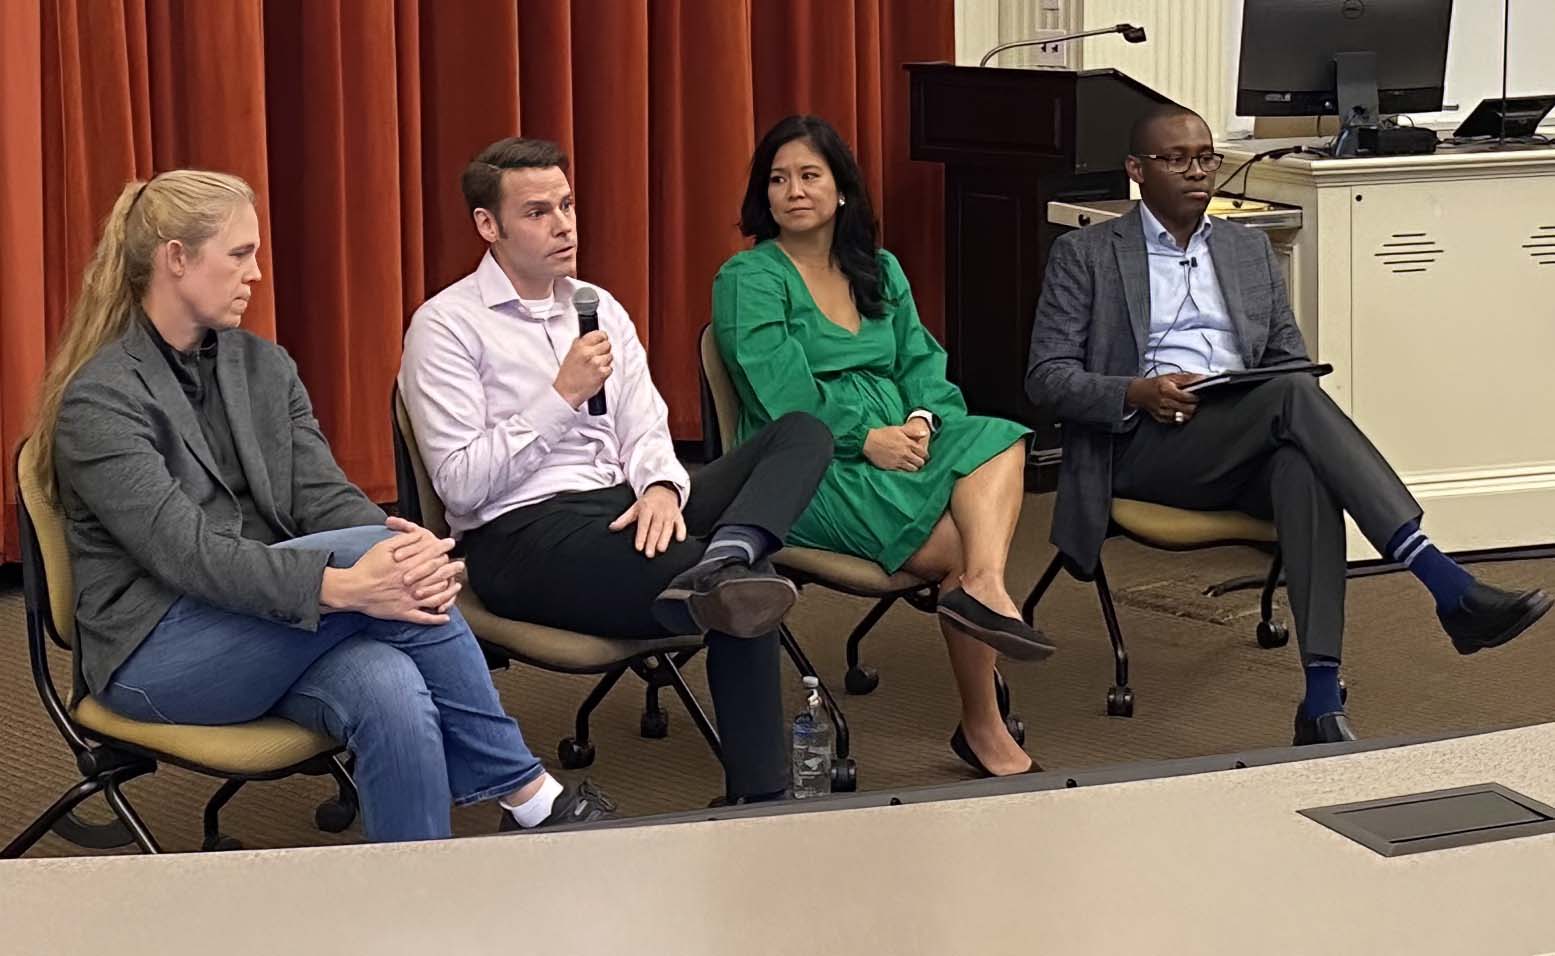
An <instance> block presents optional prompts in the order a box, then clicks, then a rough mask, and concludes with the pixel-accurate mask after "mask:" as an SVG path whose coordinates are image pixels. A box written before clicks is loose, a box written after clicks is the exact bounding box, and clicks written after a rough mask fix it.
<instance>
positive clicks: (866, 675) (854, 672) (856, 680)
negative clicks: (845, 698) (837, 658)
mask: <svg viewBox="0 0 1555 956" xmlns="http://www.w3.org/2000/svg"><path fill="white" fill-rule="evenodd" d="M842 683H843V686H844V687H846V688H847V689H848V693H850V694H854V695H858V696H862V695H864V694H867V693H869V692H871V691H873V690H874V689H875V688H876V687H879V686H880V672H879V671H877V670H875V669H874V668H873V667H865V666H863V665H862V664H861V665H859V666H858V667H850V668H848V674H847V676H846V677H845V678H843V682H842Z"/></svg>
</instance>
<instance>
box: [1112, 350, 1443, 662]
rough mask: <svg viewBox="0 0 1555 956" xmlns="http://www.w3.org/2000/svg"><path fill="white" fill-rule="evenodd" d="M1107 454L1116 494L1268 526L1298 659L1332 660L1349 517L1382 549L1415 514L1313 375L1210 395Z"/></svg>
mask: <svg viewBox="0 0 1555 956" xmlns="http://www.w3.org/2000/svg"><path fill="white" fill-rule="evenodd" d="M1140 418H1141V420H1140V422H1139V424H1138V426H1137V427H1135V428H1134V430H1133V432H1132V433H1131V434H1130V435H1129V436H1127V437H1125V438H1123V439H1121V440H1120V441H1119V442H1118V443H1117V445H1116V447H1115V451H1114V463H1113V483H1112V487H1113V492H1114V494H1116V495H1118V496H1120V497H1124V498H1134V499H1138V500H1140V501H1153V502H1156V503H1158V504H1163V505H1169V506H1171V507H1174V508H1191V509H1194V510H1197V511H1213V510H1219V509H1227V508H1235V509H1237V510H1240V511H1245V512H1247V513H1248V514H1251V515H1254V516H1256V517H1259V518H1265V519H1272V520H1273V521H1274V525H1275V527H1276V528H1277V529H1278V531H1279V538H1280V548H1281V550H1282V551H1283V552H1284V555H1285V568H1286V571H1285V579H1286V588H1287V590H1288V592H1289V595H1290V605H1291V611H1292V613H1293V614H1294V615H1295V618H1296V640H1297V643H1298V644H1299V645H1300V647H1301V657H1302V660H1303V661H1308V660H1311V659H1312V658H1314V657H1322V658H1330V659H1333V660H1338V659H1339V654H1340V649H1341V647H1342V644H1343V637H1344V588H1345V564H1346V562H1345V531H1344V513H1345V512H1349V514H1350V516H1351V517H1352V518H1354V519H1355V523H1356V525H1357V527H1359V528H1360V530H1361V533H1362V534H1364V535H1365V536H1366V540H1368V541H1370V542H1371V543H1372V546H1373V547H1375V548H1376V549H1377V550H1378V551H1379V552H1383V553H1385V552H1386V548H1387V544H1388V541H1389V540H1390V539H1391V538H1392V537H1393V534H1394V533H1395V532H1396V531H1398V529H1399V528H1400V527H1402V526H1403V525H1404V524H1405V523H1406V522H1409V521H1413V520H1417V519H1419V517H1420V515H1421V511H1420V505H1419V504H1418V503H1417V502H1416V501H1415V499H1414V496H1413V495H1411V494H1410V493H1409V490H1408V489H1407V488H1405V487H1404V483H1403V482H1402V481H1400V480H1399V477H1398V475H1397V474H1395V473H1394V471H1393V469H1392V467H1391V466H1390V465H1389V464H1388V463H1387V461H1386V460H1384V459H1383V457H1382V455H1381V453H1379V452H1378V451H1377V449H1376V448H1375V447H1374V446H1373V445H1372V443H1371V442H1370V441H1369V440H1368V439H1367V438H1366V436H1365V435H1364V434H1362V433H1361V430H1360V429H1359V428H1357V427H1356V426H1355V423H1354V422H1353V421H1351V420H1350V418H1349V416H1347V415H1345V413H1344V412H1343V411H1341V410H1340V409H1339V406H1337V405H1335V404H1334V402H1333V399H1331V398H1329V397H1328V396H1327V395H1326V394H1324V392H1323V390H1322V389H1321V388H1320V387H1319V386H1318V384H1317V379H1315V378H1313V377H1312V376H1310V375H1285V376H1281V377H1279V378H1276V379H1272V380H1270V381H1268V382H1265V383H1263V384H1261V385H1257V386H1254V387H1251V388H1248V389H1245V390H1241V391H1237V392H1233V393H1230V394H1224V395H1219V396H1213V397H1211V396H1208V395H1207V396H1205V397H1204V399H1203V400H1202V401H1201V402H1200V403H1199V407H1198V411H1197V412H1196V413H1195V414H1194V416H1193V418H1192V419H1191V420H1190V421H1189V422H1188V423H1187V424H1186V425H1163V424H1160V423H1159V422H1156V421H1155V420H1154V419H1152V418H1150V417H1149V416H1148V415H1145V414H1144V413H1143V412H1141V413H1140Z"/></svg>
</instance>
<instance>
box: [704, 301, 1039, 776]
mask: <svg viewBox="0 0 1555 956" xmlns="http://www.w3.org/2000/svg"><path fill="white" fill-rule="evenodd" d="M700 350H701V355H702V398H703V402H702V406H703V407H702V418H703V421H704V422H706V423H708V424H709V425H711V426H712V432H713V433H714V435H716V436H717V439H718V442H719V447H720V448H732V447H734V444H735V441H734V435H735V427H736V426H737V424H738V423H739V420H740V397H739V393H738V392H736V391H735V389H734V382H733V380H732V379H730V378H729V370H728V368H727V367H726V366H725V365H724V360H723V356H722V355H721V354H720V353H719V351H718V342H717V339H716V337H715V336H714V334H713V327H712V325H707V326H704V327H703V329H702V337H701V342H700ZM772 563H773V565H774V566H775V567H776V568H777V569H778V570H779V571H780V572H782V573H783V574H784V575H785V576H787V577H788V578H789V579H790V580H791V581H793V582H794V584H795V585H797V586H799V587H800V588H803V587H804V586H805V585H808V584H816V585H819V586H821V587H823V588H827V589H828V590H832V591H839V592H841V593H843V594H851V595H853V596H854V597H862V598H869V599H871V600H873V601H874V602H875V606H874V607H872V608H870V609H869V612H868V613H866V614H865V615H864V617H863V618H862V619H860V620H859V622H858V624H856V625H855V626H854V628H853V631H852V633H851V634H849V635H848V645H847V659H848V671H847V675H846V677H845V679H844V682H843V685H844V686H845V687H846V688H847V691H848V693H850V694H868V693H870V692H871V691H873V690H874V689H875V688H876V687H878V686H880V672H879V671H878V670H876V669H875V668H873V667H865V666H864V665H863V664H862V663H861V662H860V660H859V658H860V654H859V645H860V644H861V643H862V642H863V640H864V638H865V637H866V636H867V635H868V634H869V633H870V631H871V630H872V629H873V628H874V626H875V625H876V624H877V623H879V621H880V619H881V618H882V617H884V616H885V613H886V612H887V611H889V610H890V609H891V607H892V606H893V605H894V604H896V602H897V601H906V602H907V604H908V605H909V606H911V607H914V608H916V609H918V610H920V611H923V612H925V613H928V614H934V613H936V608H937V607H938V598H939V589H938V586H937V585H935V584H933V583H931V582H928V581H924V580H921V579H919V578H917V577H915V576H913V575H911V574H908V573H907V572H906V571H898V572H896V573H895V574H887V573H886V571H885V569H884V568H882V567H881V566H880V565H878V564H876V563H875V562H873V561H869V560H867V559H865V558H859V557H854V556H853V555H851V554H837V553H836V552H833V551H823V550H820V549H817V548H798V547H789V548H784V549H782V550H781V551H779V552H778V553H777V554H774V555H773V556H772ZM782 632H783V640H784V646H785V647H789V648H790V654H791V655H794V658H795V662H796V664H797V663H798V662H799V661H803V664H802V666H800V670H801V672H803V673H806V674H812V673H814V667H812V666H811V665H810V662H809V660H808V659H806V658H805V656H804V651H803V650H802V649H800V647H799V642H798V640H797V639H795V638H794V636H793V632H792V631H791V630H790V629H789V627H788V625H787V624H785V625H783V628H782ZM821 686H822V690H823V692H824V691H825V684H824V683H823V684H822V685H821ZM994 691H995V693H996V695H997V697H998V701H999V713H1000V714H1001V715H1002V716H1003V717H1004V721H1005V724H1006V726H1008V727H1009V731H1010V736H1012V737H1014V738H1015V742H1016V743H1018V744H1025V742H1026V725H1025V723H1024V722H1023V721H1022V720H1021V719H1020V718H1019V717H1015V716H1012V715H1011V714H1010V691H1009V687H1008V685H1006V684H1005V682H1004V677H1003V675H1001V674H1000V673H999V672H998V671H994ZM824 697H825V699H826V700H827V702H828V706H829V707H830V708H831V709H832V710H833V716H834V719H836V721H837V728H838V731H837V740H838V750H837V753H838V754H839V755H845V754H846V753H847V751H846V750H845V749H843V748H844V747H845V745H846V742H847V729H846V728H847V723H846V720H845V718H842V715H841V711H840V710H838V709H837V708H836V704H835V702H834V701H832V700H831V697H830V694H829V693H827V694H824Z"/></svg>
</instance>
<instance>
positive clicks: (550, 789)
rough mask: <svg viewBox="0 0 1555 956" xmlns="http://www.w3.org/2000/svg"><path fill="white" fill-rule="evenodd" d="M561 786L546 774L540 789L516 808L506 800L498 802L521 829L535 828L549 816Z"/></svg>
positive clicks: (559, 794)
mask: <svg viewBox="0 0 1555 956" xmlns="http://www.w3.org/2000/svg"><path fill="white" fill-rule="evenodd" d="M562 789H563V788H562V785H561V783H560V782H559V781H557V779H556V778H555V777H553V776H551V775H550V774H546V776H545V783H542V784H540V789H539V790H537V791H535V795H534V796H532V797H530V798H529V799H528V800H525V801H524V802H523V803H521V804H519V805H518V806H516V807H515V806H513V805H512V804H510V803H508V802H507V801H506V800H499V801H497V802H498V803H501V804H502V809H504V810H506V811H507V812H509V813H511V814H513V819H515V820H517V821H518V825H519V826H521V827H537V826H539V825H540V824H542V823H544V822H545V818H546V817H548V816H550V815H551V806H552V805H553V804H555V803H556V798H557V797H559V796H561V795H562Z"/></svg>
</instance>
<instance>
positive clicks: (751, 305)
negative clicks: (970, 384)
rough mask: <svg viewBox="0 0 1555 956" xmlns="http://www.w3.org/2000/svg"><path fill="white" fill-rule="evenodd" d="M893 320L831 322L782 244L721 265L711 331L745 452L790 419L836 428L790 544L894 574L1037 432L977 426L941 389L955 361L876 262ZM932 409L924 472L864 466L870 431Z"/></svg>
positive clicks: (765, 245)
mask: <svg viewBox="0 0 1555 956" xmlns="http://www.w3.org/2000/svg"><path fill="white" fill-rule="evenodd" d="M878 255H879V257H880V273H881V285H882V290H881V291H882V293H883V299H884V302H885V314H884V315H883V316H882V317H878V318H870V317H867V316H866V317H863V319H862V321H861V323H860V327H859V331H858V332H857V333H853V332H849V331H848V330H847V329H845V328H843V327H842V326H840V325H838V324H836V323H835V322H832V321H831V320H830V319H828V318H827V317H826V316H825V315H824V314H823V313H822V312H821V310H820V309H819V308H818V307H817V306H816V304H815V300H814V299H812V298H811V296H810V292H809V290H808V288H807V287H806V286H805V283H804V279H803V277H801V276H800V274H799V270H798V269H797V268H796V267H795V266H794V264H793V262H792V261H791V260H790V259H789V258H788V255H787V254H786V253H785V252H783V250H782V249H781V248H779V247H778V245H777V243H776V242H772V241H767V242H761V243H758V244H757V245H756V247H755V248H753V249H750V250H747V251H745V252H741V253H739V254H737V255H735V256H734V257H733V258H731V259H730V260H729V261H728V262H725V263H724V265H723V268H721V269H720V270H719V271H718V277H717V278H716V279H714V280H713V330H714V334H715V335H716V337H717V340H718V348H719V351H720V352H721V353H722V355H723V358H724V363H725V364H726V365H727V366H728V367H729V374H730V377H731V378H733V380H734V387H735V389H736V391H738V393H739V396H740V421H739V425H738V429H737V437H738V440H739V441H744V440H745V439H746V438H748V437H749V436H751V435H752V434H754V433H755V432H757V431H759V430H760V429H761V428H763V427H764V426H766V425H767V424H769V423H770V422H772V421H774V420H776V419H777V418H779V417H781V416H782V415H784V414H787V413H788V412H808V413H810V414H811V415H814V416H816V417H817V418H819V419H820V420H821V421H823V422H825V423H826V425H827V426H828V427H829V428H830V429H831V432H832V435H833V436H834V437H835V439H836V452H835V458H834V459H833V461H832V464H831V467H830V468H828V469H827V470H826V475H825V477H824V478H823V479H822V481H821V485H820V488H818V489H817V490H816V493H815V497H814V499H812V500H811V502H810V507H809V508H808V509H807V510H806V511H805V513H804V514H803V515H801V516H800V518H799V520H798V521H797V522H796V523H795V524H794V526H793V528H792V530H791V531H790V532H789V537H788V543H789V544H794V545H801V546H803V547H810V548H823V549H825V550H827V551H838V552H842V553H844V554H852V555H857V556H859V557H863V558H870V559H872V560H874V561H877V562H879V564H880V565H881V566H882V567H883V568H885V569H886V570H887V571H890V572H894V571H896V570H898V569H899V568H900V567H901V566H902V564H903V563H904V562H905V561H906V560H907V559H908V558H909V557H911V556H912V555H913V553H914V552H916V551H917V550H918V549H919V548H920V547H922V545H923V543H924V542H925V541H926V540H927V539H928V537H929V533H930V532H931V531H933V530H934V525H935V524H936V522H938V521H939V519H940V516H941V515H943V514H944V513H945V508H946V506H947V505H948V504H949V503H950V492H951V487H952V486H953V485H954V484H955V482H956V480H957V479H959V478H961V477H962V476H964V475H968V474H971V473H972V472H973V471H976V470H977V468H978V467H979V466H981V465H982V464H983V463H984V462H986V461H988V460H989V459H990V458H993V457H994V456H995V455H998V454H999V453H1000V452H1002V451H1004V450H1005V449H1006V448H1009V447H1010V446H1011V445H1013V444H1015V443H1016V442H1017V441H1020V440H1021V439H1022V438H1023V437H1024V436H1026V435H1029V434H1030V429H1028V428H1026V427H1024V426H1022V425H1018V424H1016V423H1015V422H1011V421H1006V420H1005V419H1002V418H987V417H984V416H981V415H969V414H967V410H966V402H965V400H963V399H962V397H961V390H960V389H958V388H956V386H954V385H952V384H951V383H950V382H949V381H948V380H947V379H946V378H945V350H944V348H942V347H941V346H940V344H939V343H938V342H936V341H935V340H934V337H933V336H932V335H930V334H929V332H928V330H927V329H925V328H924V327H923V323H922V322H921V321H919V319H918V309H917V307H916V306H915V305H914V304H913V299H912V290H911V289H910V288H909V287H908V284H907V277H906V276H905V275H903V274H902V267H901V266H900V264H898V263H897V261H896V257H895V256H893V255H891V254H890V253H889V252H886V251H885V250H884V249H882V250H880V252H879V254H878ZM917 409H924V410H926V411H928V412H931V413H932V414H933V415H934V416H936V418H937V420H938V421H937V425H938V430H937V431H936V432H935V434H934V437H933V439H932V440H931V441H930V443H929V461H928V464H927V465H925V466H924V468H923V469H922V470H921V471H916V472H907V471H886V470H884V469H881V468H877V467H875V466H874V465H873V464H871V463H870V461H869V460H868V459H867V458H865V457H864V439H865V437H866V436H867V435H868V434H869V431H870V429H873V428H880V427H883V426H887V425H901V424H903V423H904V422H905V421H906V420H907V416H908V414H909V413H910V412H913V411H915V410H917Z"/></svg>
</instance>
